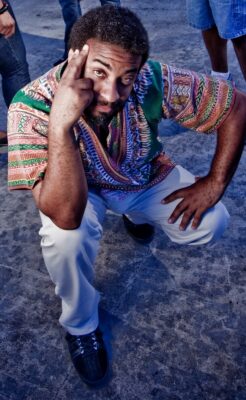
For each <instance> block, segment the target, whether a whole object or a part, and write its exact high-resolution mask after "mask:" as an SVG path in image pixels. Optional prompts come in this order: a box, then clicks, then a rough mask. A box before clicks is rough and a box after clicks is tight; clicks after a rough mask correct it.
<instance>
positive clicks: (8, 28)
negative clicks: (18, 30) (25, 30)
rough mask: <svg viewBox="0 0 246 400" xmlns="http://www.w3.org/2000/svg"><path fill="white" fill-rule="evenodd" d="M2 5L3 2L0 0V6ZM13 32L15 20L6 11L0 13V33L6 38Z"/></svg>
mask: <svg viewBox="0 0 246 400" xmlns="http://www.w3.org/2000/svg"><path fill="white" fill-rule="evenodd" d="M2 7H3V2H2V1H1V0H0V8H2ZM14 33H15V20H14V18H13V17H12V15H11V14H10V13H9V12H8V10H7V11H5V12H4V13H3V14H0V34H1V35H3V36H5V37H6V38H8V37H10V36H12V35H13V34H14Z"/></svg>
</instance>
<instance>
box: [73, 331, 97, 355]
mask: <svg viewBox="0 0 246 400" xmlns="http://www.w3.org/2000/svg"><path fill="white" fill-rule="evenodd" d="M74 343H76V344H77V345H78V348H79V351H80V354H82V355H84V354H86V355H87V354H91V353H93V352H95V351H97V350H98V349H99V347H100V341H99V339H98V338H97V336H96V335H95V333H94V332H93V333H91V334H90V335H86V336H84V337H82V336H78V337H77V338H76V339H75V341H74Z"/></svg>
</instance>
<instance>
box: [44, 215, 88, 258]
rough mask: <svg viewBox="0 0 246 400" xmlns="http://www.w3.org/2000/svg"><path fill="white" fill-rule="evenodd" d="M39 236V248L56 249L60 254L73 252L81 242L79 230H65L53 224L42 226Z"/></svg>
mask: <svg viewBox="0 0 246 400" xmlns="http://www.w3.org/2000/svg"><path fill="white" fill-rule="evenodd" d="M39 234H40V236H41V247H42V248H43V250H44V249H51V248H52V249H56V251H58V252H59V253H60V254H61V253H63V252H64V253H66V252H67V251H68V248H69V250H72V251H75V249H76V248H78V247H79V244H81V242H82V232H81V229H80V228H77V229H72V230H67V229H66V230H65V229H61V228H59V227H58V226H56V225H55V224H54V223H52V224H49V225H45V226H43V227H42V228H41V229H40V231H39Z"/></svg>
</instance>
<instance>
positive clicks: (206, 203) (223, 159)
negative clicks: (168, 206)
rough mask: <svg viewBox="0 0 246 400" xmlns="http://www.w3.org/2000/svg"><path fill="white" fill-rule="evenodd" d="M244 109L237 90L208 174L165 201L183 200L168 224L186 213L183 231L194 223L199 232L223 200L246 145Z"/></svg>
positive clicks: (244, 101) (244, 99)
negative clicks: (206, 216)
mask: <svg viewBox="0 0 246 400" xmlns="http://www.w3.org/2000/svg"><path fill="white" fill-rule="evenodd" d="M245 110H246V96H245V95H244V94H243V93H241V92H239V91H237V93H236V99H235V103H234V106H233V109H232V111H231V113H230V114H229V116H228V117H227V119H226V120H225V121H224V122H223V124H222V125H221V126H220V128H219V129H218V138H217V146H216V151H215V155H214V158H213V161H212V164H211V168H210V171H209V173H208V175H207V176H205V177H203V178H201V179H199V180H198V181H197V182H196V183H194V184H193V185H191V186H189V187H187V188H184V189H180V190H177V191H175V192H173V193H171V194H170V195H169V196H167V197H166V198H165V199H163V203H170V202H172V201H173V200H175V199H181V201H180V203H179V204H178V206H177V207H176V208H175V210H174V211H173V213H172V215H171V216H170V219H169V222H170V223H173V222H175V221H176V220H177V219H178V218H179V216H180V215H181V214H183V217H182V220H181V223H180V229H181V230H183V229H185V228H186V227H187V225H188V223H189V222H190V221H191V220H192V228H194V229H196V228H197V227H198V225H199V223H200V221H201V218H202V215H203V214H204V212H205V211H206V210H207V209H208V208H210V207H212V206H213V205H215V204H216V203H217V202H218V201H219V200H220V198H221V197H222V195H223V193H224V191H225V189H226V187H227V185H228V184H229V182H230V180H231V179H232V176H233V174H234V172H235V171H236V168H237V165H238V163H239V160H240V157H241V153H242V150H243V146H244V140H245V134H246V112H245Z"/></svg>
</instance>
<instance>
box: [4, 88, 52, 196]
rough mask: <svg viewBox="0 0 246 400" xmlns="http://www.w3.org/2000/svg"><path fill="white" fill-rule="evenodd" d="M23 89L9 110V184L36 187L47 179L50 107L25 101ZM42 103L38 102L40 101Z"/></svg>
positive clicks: (16, 186) (14, 187)
mask: <svg viewBox="0 0 246 400" xmlns="http://www.w3.org/2000/svg"><path fill="white" fill-rule="evenodd" d="M22 98H25V94H24V92H19V93H18V94H17V96H16V101H14V103H12V104H11V106H10V108H9V112H8V145H9V146H8V153H9V156H8V187H9V189H10V190H11V189H32V188H33V187H34V185H35V184H36V183H37V182H38V181H40V180H41V179H43V177H44V174H45V170H46V167H47V154H48V138H47V131H48V113H47V109H46V108H47V107H46V106H44V107H43V110H42V109H41V108H42V107H39V109H37V108H35V107H34V106H33V102H37V100H34V101H33V102H32V104H31V103H30V104H28V102H25V101H22ZM37 104H38V102H37Z"/></svg>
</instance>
